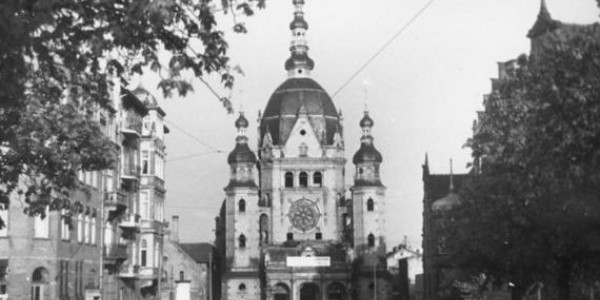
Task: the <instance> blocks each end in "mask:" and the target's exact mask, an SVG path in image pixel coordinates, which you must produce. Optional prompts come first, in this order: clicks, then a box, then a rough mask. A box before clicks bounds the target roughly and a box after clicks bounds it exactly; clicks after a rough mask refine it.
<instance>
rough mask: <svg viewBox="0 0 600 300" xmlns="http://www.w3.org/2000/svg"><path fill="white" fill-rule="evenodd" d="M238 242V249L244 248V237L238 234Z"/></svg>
mask: <svg viewBox="0 0 600 300" xmlns="http://www.w3.org/2000/svg"><path fill="white" fill-rule="evenodd" d="M238 242H239V246H240V248H242V249H243V248H246V236H245V235H244V234H243V233H242V234H240V237H239V238H238Z"/></svg>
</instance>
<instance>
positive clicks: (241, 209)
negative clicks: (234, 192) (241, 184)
mask: <svg viewBox="0 0 600 300" xmlns="http://www.w3.org/2000/svg"><path fill="white" fill-rule="evenodd" d="M238 211H239V212H245V211H246V200H244V199H240V202H238Z"/></svg>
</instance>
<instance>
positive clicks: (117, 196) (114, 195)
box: [104, 191, 128, 208]
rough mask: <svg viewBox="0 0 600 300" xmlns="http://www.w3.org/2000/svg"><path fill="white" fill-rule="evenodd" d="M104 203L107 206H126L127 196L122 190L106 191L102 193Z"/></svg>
mask: <svg viewBox="0 0 600 300" xmlns="http://www.w3.org/2000/svg"><path fill="white" fill-rule="evenodd" d="M104 204H105V205H106V207H108V208H112V207H118V206H123V207H127V205H128V203H127V196H125V193H123V192H122V191H116V192H107V193H106V194H104Z"/></svg>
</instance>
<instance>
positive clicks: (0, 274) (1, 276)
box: [0, 259, 8, 299]
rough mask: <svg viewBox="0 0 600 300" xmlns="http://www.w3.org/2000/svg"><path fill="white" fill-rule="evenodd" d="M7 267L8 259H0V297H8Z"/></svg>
mask: <svg viewBox="0 0 600 300" xmlns="http://www.w3.org/2000/svg"><path fill="white" fill-rule="evenodd" d="M7 269H8V259H0V299H8V282H7V280H6V275H7V274H8V273H7Z"/></svg>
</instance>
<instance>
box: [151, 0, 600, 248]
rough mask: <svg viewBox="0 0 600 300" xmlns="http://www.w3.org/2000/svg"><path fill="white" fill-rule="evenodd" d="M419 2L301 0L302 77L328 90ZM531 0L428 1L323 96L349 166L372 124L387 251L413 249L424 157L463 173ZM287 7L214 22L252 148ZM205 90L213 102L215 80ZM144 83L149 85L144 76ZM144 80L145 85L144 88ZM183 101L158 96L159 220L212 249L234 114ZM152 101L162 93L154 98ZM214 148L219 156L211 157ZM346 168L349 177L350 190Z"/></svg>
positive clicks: (572, 4) (536, 1)
mask: <svg viewBox="0 0 600 300" xmlns="http://www.w3.org/2000/svg"><path fill="white" fill-rule="evenodd" d="M428 2H429V0H371V1H365V0H318V1H317V0H306V5H305V19H306V20H307V22H308V24H309V30H308V33H307V39H308V44H309V47H310V50H309V55H310V56H311V57H312V58H313V59H314V61H315V69H314V70H313V72H312V78H313V79H315V80H316V81H317V82H319V83H320V84H321V86H323V87H324V88H325V90H326V91H328V93H329V94H330V95H333V94H334V93H335V92H336V91H337V90H339V89H340V88H341V87H342V86H343V85H344V83H345V82H346V81H347V80H348V79H349V78H350V77H351V76H352V75H353V74H354V73H355V72H356V71H357V70H359V69H360V68H361V67H362V66H363V65H364V64H365V63H366V62H367V61H368V60H369V59H370V58H371V57H372V56H373V55H374V54H375V53H376V52H377V51H378V50H380V49H381V48H382V46H383V45H384V44H386V42H388V41H389V40H390V39H391V38H392V36H394V35H395V34H397V33H398V32H399V31H400V30H401V28H402V27H403V26H405V25H406V23H407V22H408V21H409V20H410V19H411V18H412V17H413V16H415V14H416V13H417V12H418V11H419V10H421V9H422V8H423V7H424V6H425V5H426V4H427V3H428ZM547 6H548V8H549V11H550V13H551V15H552V16H553V17H554V18H555V19H558V20H560V21H563V22H566V23H581V24H586V23H592V22H596V21H598V15H599V14H600V11H599V10H598V8H597V6H596V2H595V0H547ZM539 7H540V0H434V1H433V3H432V4H431V5H430V6H429V7H428V8H427V9H426V10H425V11H424V12H423V13H422V14H421V15H420V16H419V17H418V18H417V19H416V20H415V21H414V22H413V23H412V24H411V25H410V26H409V27H408V28H407V29H406V30H405V31H403V32H402V33H401V34H400V35H399V36H398V37H397V38H396V39H394V40H393V41H392V42H391V43H390V44H389V46H388V47H386V48H385V49H383V51H382V52H381V54H380V55H379V56H378V57H377V58H376V59H374V60H373V61H372V62H371V63H369V64H368V65H366V67H365V68H364V70H363V71H362V72H361V73H360V74H359V75H358V76H356V77H355V78H354V79H353V80H352V81H350V82H349V83H348V84H347V85H346V86H345V87H344V88H343V89H342V90H340V91H339V93H337V94H336V96H335V97H334V98H333V101H334V104H335V105H336V107H337V108H338V109H342V111H343V114H344V128H345V129H344V130H345V145H346V157H347V158H348V159H349V162H348V163H347V165H346V168H347V170H354V168H353V166H352V165H351V157H352V155H354V153H355V152H356V151H357V150H358V147H359V145H360V141H359V139H360V132H361V130H360V127H359V126H358V122H359V120H360V118H362V115H363V111H364V109H365V104H366V106H367V107H368V110H369V112H370V116H371V117H372V118H373V119H374V121H375V126H374V128H373V135H374V137H375V146H376V147H377V149H378V150H379V151H380V152H381V153H382V155H383V163H382V167H381V168H382V181H383V183H384V185H386V186H387V195H386V205H387V215H386V217H387V245H388V248H391V247H392V246H395V245H397V244H399V243H400V242H401V241H402V240H403V238H404V236H407V237H408V241H409V243H410V245H411V246H412V247H420V245H421V227H422V210H423V204H422V200H423V183H422V180H421V174H422V173H421V172H422V169H421V165H422V164H423V162H424V158H425V154H426V153H428V156H429V166H430V170H431V172H432V173H449V169H450V162H449V161H450V159H452V160H453V165H454V173H465V172H467V171H468V169H467V167H466V166H467V163H468V162H469V161H470V160H471V158H470V151H469V149H465V148H463V145H464V143H465V141H466V140H467V139H468V138H469V136H470V135H471V133H472V131H471V128H472V125H473V120H474V119H475V118H476V112H477V111H478V110H481V109H482V100H483V98H482V97H483V95H484V94H486V93H488V92H489V91H490V78H493V77H496V76H497V62H501V61H507V60H510V59H513V58H516V57H517V56H519V55H520V54H523V53H527V52H528V51H529V40H528V39H527V38H526V34H527V31H528V30H529V29H530V28H531V26H532V25H533V23H534V22H535V20H536V17H537V14H538V11H539ZM292 12H293V6H292V0H267V8H266V9H265V10H261V11H258V12H257V13H256V15H255V16H253V17H251V18H249V19H245V20H244V21H245V22H246V25H247V28H248V31H249V32H248V33H247V34H234V33H232V32H230V31H229V28H231V27H232V20H231V18H230V15H227V16H224V17H223V16H221V17H220V18H219V25H220V26H222V28H223V29H224V30H226V31H227V32H226V37H227V38H228V41H229V44H230V48H229V55H230V56H231V59H232V65H239V66H240V67H241V68H242V70H243V71H244V75H243V76H241V75H238V76H237V77H236V83H235V87H234V89H233V90H232V91H231V96H232V102H233V106H234V108H235V109H236V110H238V109H240V108H242V109H243V110H244V111H245V114H246V116H248V119H249V120H250V121H251V125H250V126H251V128H250V129H249V132H250V135H249V136H250V146H251V148H252V149H253V150H256V139H257V137H256V129H257V126H258V124H257V122H256V119H257V115H258V111H259V110H264V107H265V106H266V104H267V101H268V99H269V97H270V96H271V94H272V92H273V91H274V90H275V89H276V88H277V87H278V86H279V85H280V84H281V83H282V82H283V81H284V80H285V79H286V78H287V74H286V72H285V69H284V62H285V60H286V59H287V58H288V57H289V43H290V40H291V33H290V32H289V23H290V22H291V20H292ZM208 81H209V82H210V84H211V86H212V87H213V88H214V89H216V90H217V92H218V93H220V94H222V95H229V93H230V92H229V91H226V90H224V89H222V88H220V86H219V84H218V80H216V78H209V79H208ZM147 82H150V83H151V82H152V80H147ZM147 82H145V83H144V85H145V86H146V88H148V89H149V90H151V91H152V90H153V88H154V84H150V83H147ZM193 85H194V88H195V91H194V92H193V93H191V94H189V95H187V96H186V97H185V98H171V99H166V100H165V99H159V101H160V104H161V106H162V107H163V109H164V110H165V111H166V113H167V116H166V119H167V126H168V127H169V128H170V130H171V131H170V133H169V134H168V135H167V137H166V139H167V141H166V144H167V152H168V156H167V163H166V187H167V199H166V204H165V210H166V216H167V218H168V220H170V219H171V216H173V215H178V216H179V217H180V221H179V222H180V239H181V241H182V242H212V241H213V240H214V218H215V217H216V216H217V215H218V213H219V208H220V206H221V203H222V201H223V199H224V198H225V193H224V191H223V187H225V186H226V185H227V183H228V180H229V166H228V165H227V154H228V153H229V152H230V151H231V150H232V149H233V148H234V146H235V136H236V129H235V127H234V121H235V119H236V118H237V114H235V115H228V114H227V112H226V110H225V109H224V108H223V107H222V105H221V103H220V102H219V101H218V100H217V98H216V97H215V95H213V94H212V93H211V92H210V91H209V90H208V89H207V88H206V87H205V86H204V85H203V84H202V83H200V82H199V81H194V82H193ZM155 94H156V96H157V98H160V96H161V94H160V93H158V92H156V93H155ZM215 150H219V151H215ZM353 175H354V174H353V171H351V172H350V171H349V172H347V176H348V177H347V179H346V181H347V183H348V186H350V185H351V184H352V178H353Z"/></svg>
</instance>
